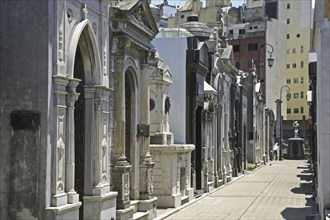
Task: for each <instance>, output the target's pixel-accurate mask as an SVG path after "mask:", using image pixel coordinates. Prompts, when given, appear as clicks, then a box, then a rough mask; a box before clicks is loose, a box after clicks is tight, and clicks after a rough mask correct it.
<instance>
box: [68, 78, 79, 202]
mask: <svg viewBox="0 0 330 220" xmlns="http://www.w3.org/2000/svg"><path fill="white" fill-rule="evenodd" d="M80 81H81V80H80V79H70V81H69V83H68V86H67V91H68V93H67V95H66V103H67V106H68V108H67V132H66V134H67V138H66V139H67V148H66V175H65V178H66V186H65V188H66V192H67V193H68V203H69V204H74V203H76V202H79V195H78V194H77V192H76V191H75V189H74V178H75V145H74V139H75V133H74V104H75V102H76V101H77V100H78V97H79V93H76V87H77V86H78V84H79V82H80Z"/></svg>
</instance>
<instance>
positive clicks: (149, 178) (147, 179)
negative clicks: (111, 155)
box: [139, 51, 156, 200]
mask: <svg viewBox="0 0 330 220" xmlns="http://www.w3.org/2000/svg"><path fill="white" fill-rule="evenodd" d="M142 53H145V51H142ZM151 53H152V52H151ZM145 56H146V57H145V59H144V60H143V62H142V64H141V67H142V70H141V82H142V83H141V93H140V105H141V123H142V125H143V126H145V127H148V134H143V135H140V136H139V138H141V142H142V143H141V145H142V149H141V152H140V155H141V156H140V158H142V160H143V162H142V163H141V164H140V199H143V200H147V199H151V198H153V197H154V196H153V174H152V172H153V168H154V165H155V163H154V162H153V161H152V159H151V155H150V135H149V128H150V110H149V99H150V95H149V76H151V75H152V73H153V72H154V71H156V68H155V67H154V66H153V65H151V63H150V62H154V57H153V56H154V54H148V55H145ZM150 56H152V57H150ZM149 59H150V60H149Z"/></svg>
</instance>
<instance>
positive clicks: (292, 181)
mask: <svg viewBox="0 0 330 220" xmlns="http://www.w3.org/2000/svg"><path fill="white" fill-rule="evenodd" d="M308 165H309V164H308V163H307V161H306V160H283V161H276V162H271V163H269V164H267V165H265V166H262V167H260V168H258V169H256V170H254V171H252V172H248V173H247V174H246V175H243V176H241V177H239V178H237V179H236V180H234V181H232V182H231V183H228V184H227V185H224V186H222V187H220V188H218V189H215V190H214V191H213V192H211V193H209V194H207V195H205V196H203V197H202V198H199V199H196V200H194V201H192V202H190V203H188V204H186V205H184V206H182V207H180V208H177V209H173V210H169V211H168V212H167V213H161V214H158V219H177V220H179V219H262V220H267V219H269V220H272V219H290V220H291V219H292V220H305V219H306V220H312V219H318V215H317V214H318V209H317V204H316V202H315V201H314V197H313V193H314V191H313V189H312V178H313V176H312V173H311V172H310V169H309V166H308ZM313 216H314V217H313Z"/></svg>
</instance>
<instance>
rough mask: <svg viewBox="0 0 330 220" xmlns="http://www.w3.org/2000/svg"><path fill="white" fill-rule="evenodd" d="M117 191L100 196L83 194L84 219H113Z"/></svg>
mask: <svg viewBox="0 0 330 220" xmlns="http://www.w3.org/2000/svg"><path fill="white" fill-rule="evenodd" d="M117 194H118V193H117V192H109V193H106V194H104V195H100V196H84V219H91V220H92V219H95V220H96V219H112V218H113V219H114V218H115V217H116V197H117Z"/></svg>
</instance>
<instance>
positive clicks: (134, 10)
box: [112, 0, 158, 37]
mask: <svg viewBox="0 0 330 220" xmlns="http://www.w3.org/2000/svg"><path fill="white" fill-rule="evenodd" d="M112 11H113V12H114V16H115V17H116V16H119V17H121V18H122V19H123V20H124V22H126V23H131V24H133V25H135V26H138V27H140V28H141V29H147V30H146V31H148V32H149V33H150V34H152V35H153V37H154V36H155V35H156V34H157V33H158V28H157V24H156V22H155V19H154V17H153V15H152V12H151V9H150V6H149V3H148V0H125V1H121V2H119V3H118V4H117V5H116V6H115V7H113V8H112Z"/></svg>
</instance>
